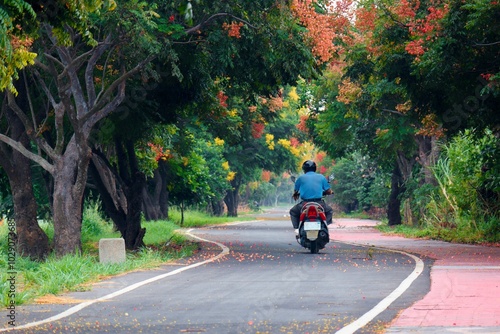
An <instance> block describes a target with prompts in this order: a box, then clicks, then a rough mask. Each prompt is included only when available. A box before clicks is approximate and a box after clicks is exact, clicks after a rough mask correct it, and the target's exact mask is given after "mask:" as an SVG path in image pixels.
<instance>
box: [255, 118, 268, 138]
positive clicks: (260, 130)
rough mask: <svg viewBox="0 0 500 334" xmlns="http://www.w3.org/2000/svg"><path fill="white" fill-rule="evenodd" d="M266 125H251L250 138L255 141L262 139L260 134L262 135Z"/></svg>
mask: <svg viewBox="0 0 500 334" xmlns="http://www.w3.org/2000/svg"><path fill="white" fill-rule="evenodd" d="M265 127H266V125H265V124H264V123H255V122H253V123H252V137H253V138H255V139H259V138H260V137H262V134H263V133H264V129H265Z"/></svg>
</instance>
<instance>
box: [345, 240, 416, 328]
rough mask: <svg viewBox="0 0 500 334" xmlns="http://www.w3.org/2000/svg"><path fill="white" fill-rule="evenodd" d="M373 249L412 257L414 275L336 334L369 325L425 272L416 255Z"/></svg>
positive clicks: (386, 249)
mask: <svg viewBox="0 0 500 334" xmlns="http://www.w3.org/2000/svg"><path fill="white" fill-rule="evenodd" d="M340 242H341V243H345V244H351V245H356V246H364V247H366V246H367V245H361V244H356V243H348V242H342V241H340ZM369 247H371V248H373V249H382V250H385V251H390V252H394V253H400V254H403V255H406V256H409V257H411V258H412V259H413V260H415V269H413V271H412V273H411V274H410V275H408V277H406V278H405V279H404V280H403V281H402V282H401V284H400V285H399V286H398V287H397V288H396V289H395V290H394V291H392V292H391V293H390V294H389V295H388V296H387V297H385V298H384V299H382V300H381V301H380V302H379V303H378V304H377V305H375V307H373V308H372V309H371V310H369V311H368V312H366V313H365V314H363V315H362V316H361V317H359V318H358V319H357V320H355V321H354V322H351V323H350V324H349V325H347V326H345V327H343V328H342V329H340V330H338V331H337V332H335V334H352V333H354V332H355V331H357V330H358V329H360V328H362V327H363V326H365V325H366V324H368V323H369V322H370V321H372V320H373V319H374V318H375V317H376V316H377V315H379V314H380V313H382V312H383V311H385V310H386V309H387V308H388V307H389V306H390V305H391V304H392V303H393V302H394V301H395V300H396V299H398V298H399V297H400V296H401V295H402V294H403V293H404V292H405V291H406V290H407V289H408V288H409V287H410V285H411V284H412V283H413V281H415V280H416V279H417V277H418V276H420V274H421V273H422V272H423V271H424V262H423V261H422V260H421V259H420V258H418V257H416V256H415V255H412V254H410V253H406V252H403V251H399V250H394V249H389V248H382V247H373V246H369Z"/></svg>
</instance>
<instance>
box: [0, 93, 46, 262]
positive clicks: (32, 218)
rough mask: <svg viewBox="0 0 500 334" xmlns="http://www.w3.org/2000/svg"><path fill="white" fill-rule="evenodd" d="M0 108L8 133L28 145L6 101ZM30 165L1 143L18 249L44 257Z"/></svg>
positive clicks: (43, 237)
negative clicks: (8, 128) (12, 204)
mask: <svg viewBox="0 0 500 334" xmlns="http://www.w3.org/2000/svg"><path fill="white" fill-rule="evenodd" d="M22 88H23V87H20V88H19V91H20V92H22V91H23V90H22ZM2 108H3V111H4V112H5V115H6V119H7V121H8V124H9V127H10V131H11V137H12V138H13V139H15V140H17V141H19V142H20V143H22V144H23V145H24V146H25V147H27V146H28V145H29V139H28V137H27V136H26V135H25V131H24V126H23V125H22V123H21V121H20V120H19V118H18V117H17V116H16V115H15V114H14V113H13V112H12V110H10V108H8V107H7V106H6V104H4V105H3V107H2ZM30 165H31V162H30V160H29V159H27V158H26V157H24V156H23V155H22V154H21V153H19V152H17V151H16V150H12V149H11V148H10V147H7V145H5V144H3V143H2V144H0V166H2V167H3V168H4V170H5V172H6V173H7V177H8V178H9V184H10V188H11V193H12V201H13V203H14V221H15V224H16V233H17V252H18V254H20V255H22V256H27V257H29V258H31V259H33V260H43V259H44V258H45V257H46V256H47V255H48V253H49V238H48V237H47V235H46V234H45V232H44V231H43V230H42V229H41V228H40V226H39V225H38V220H37V209H38V206H37V203H36V200H35V196H34V194H33V183H32V178H31V167H30Z"/></svg>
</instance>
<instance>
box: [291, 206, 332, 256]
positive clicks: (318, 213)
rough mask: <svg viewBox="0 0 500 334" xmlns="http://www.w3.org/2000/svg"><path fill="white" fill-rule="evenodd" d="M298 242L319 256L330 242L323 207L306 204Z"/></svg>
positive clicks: (301, 218) (302, 213) (302, 214)
mask: <svg viewBox="0 0 500 334" xmlns="http://www.w3.org/2000/svg"><path fill="white" fill-rule="evenodd" d="M296 238H297V242H298V243H299V244H300V245H301V246H302V247H304V248H307V249H309V250H310V251H311V254H317V253H318V252H319V250H320V249H323V248H325V246H326V244H327V243H328V242H330V234H329V233H328V227H327V224H326V215H325V212H324V210H323V207H322V206H321V205H320V204H319V203H316V202H304V204H303V206H302V212H301V214H300V222H299V228H298V235H297V236H296Z"/></svg>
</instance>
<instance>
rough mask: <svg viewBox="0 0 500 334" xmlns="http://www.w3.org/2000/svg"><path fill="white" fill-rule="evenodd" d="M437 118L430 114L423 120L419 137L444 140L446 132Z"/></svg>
mask: <svg viewBox="0 0 500 334" xmlns="http://www.w3.org/2000/svg"><path fill="white" fill-rule="evenodd" d="M436 119H437V116H436V115H435V114H428V115H426V116H425V117H424V118H423V119H422V125H423V127H422V128H420V129H419V130H418V132H417V135H422V136H428V137H434V136H435V137H436V138H442V137H444V130H443V128H442V126H441V125H440V124H439V123H438V122H437V120H436Z"/></svg>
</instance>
